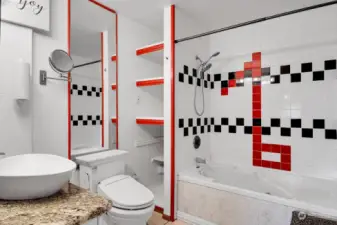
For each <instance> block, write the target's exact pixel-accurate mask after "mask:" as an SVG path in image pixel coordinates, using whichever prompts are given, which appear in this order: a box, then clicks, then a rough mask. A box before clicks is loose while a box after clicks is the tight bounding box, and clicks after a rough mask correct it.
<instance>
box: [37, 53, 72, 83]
mask: <svg viewBox="0 0 337 225" xmlns="http://www.w3.org/2000/svg"><path fill="white" fill-rule="evenodd" d="M49 65H50V67H51V68H52V69H53V70H54V71H55V72H56V73H58V74H60V77H61V78H56V77H48V76H47V71H44V70H41V71H40V84H41V85H47V80H48V79H50V80H63V81H70V82H71V77H70V78H68V76H67V75H64V74H67V73H69V72H71V71H72V70H73V69H74V67H75V65H74V62H73V59H72V58H71V56H70V55H68V53H67V52H66V51H63V50H61V49H56V50H54V51H53V52H52V53H51V54H50V56H49Z"/></svg>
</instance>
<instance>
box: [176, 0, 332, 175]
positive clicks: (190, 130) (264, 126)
mask: <svg viewBox="0 0 337 225" xmlns="http://www.w3.org/2000/svg"><path fill="white" fill-rule="evenodd" d="M336 9H337V7H336V6H330V7H326V8H321V9H316V10H313V11H309V12H305V13H300V14H296V15H292V16H287V17H283V18H281V19H275V20H271V21H267V22H264V23H259V24H256V25H251V26H248V27H244V28H239V29H236V30H232V31H228V32H224V33H220V34H216V35H213V36H211V37H210V49H209V50H210V51H209V55H211V54H212V53H214V52H216V51H220V52H221V55H220V56H219V57H218V58H216V59H215V60H214V61H213V67H212V71H211V72H212V73H211V74H210V75H209V76H207V77H206V82H205V83H204V85H205V87H206V92H208V97H207V98H206V102H207V103H206V107H207V109H206V110H207V112H209V113H208V114H206V115H205V116H203V117H200V118H199V117H196V116H195V114H194V113H193V112H192V113H189V112H190V111H188V112H186V113H184V114H182V113H181V114H179V112H177V117H178V118H177V119H178V124H177V126H178V127H179V128H177V129H178V132H177V136H179V137H177V143H179V141H180V142H181V143H188V142H190V141H191V140H190V139H191V138H193V137H194V136H195V135H201V138H202V140H203V139H207V138H210V145H209V147H208V149H209V157H210V160H211V161H213V162H216V163H230V164H235V165H239V166H241V167H246V168H248V169H253V168H254V169H258V168H263V169H265V168H270V169H273V170H283V171H292V172H294V173H299V174H302V175H308V176H319V177H335V175H334V171H335V170H336V169H337V168H336V167H337V166H336V160H337V152H336V147H337V131H336V129H337V121H336V119H337V118H336V117H337V116H336V115H337V114H336V113H337V112H336V109H337V107H336V103H335V99H336V97H337V92H336V87H337V86H336V85H337V83H336V82H337V70H336V59H337V30H336V29H334V27H335V26H336V24H337V15H336V14H335V13H334V12H336ZM183 44H185V43H182V44H179V45H183ZM179 45H178V47H177V48H179ZM177 54H178V53H177ZM192 57H193V56H192ZM186 66H188V67H189V68H188V69H187V68H186ZM176 70H177V72H176V73H177V79H178V80H179V81H178V84H177V89H178V91H179V90H180V88H181V89H184V90H185V92H188V90H189V89H192V86H193V85H194V82H199V81H198V79H197V78H195V77H193V65H187V64H185V68H184V65H181V66H180V67H177V68H176ZM179 83H180V84H179ZM182 86H184V88H183V87H182ZM206 96H207V94H206ZM187 98H188V99H187ZM192 101H193V97H192V95H191V96H186V98H183V99H180V98H178V100H177V102H180V103H177V104H181V105H184V104H189V102H192ZM177 110H179V109H177ZM208 132H209V133H208Z"/></svg>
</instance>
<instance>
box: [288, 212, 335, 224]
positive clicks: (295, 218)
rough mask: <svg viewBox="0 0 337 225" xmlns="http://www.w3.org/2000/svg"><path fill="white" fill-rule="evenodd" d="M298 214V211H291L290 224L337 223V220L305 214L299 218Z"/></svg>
mask: <svg viewBox="0 0 337 225" xmlns="http://www.w3.org/2000/svg"><path fill="white" fill-rule="evenodd" d="M299 214H300V212H298V211H294V212H293V214H292V218H291V224H290V225H337V221H334V220H331V219H326V218H320V217H317V216H312V215H306V214H305V216H304V217H303V216H302V219H300V218H301V215H299Z"/></svg>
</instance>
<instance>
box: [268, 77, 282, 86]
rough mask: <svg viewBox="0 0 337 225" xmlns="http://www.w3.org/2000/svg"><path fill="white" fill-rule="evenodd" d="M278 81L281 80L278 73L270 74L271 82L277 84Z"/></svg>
mask: <svg viewBox="0 0 337 225" xmlns="http://www.w3.org/2000/svg"><path fill="white" fill-rule="evenodd" d="M280 82H281V76H280V75H273V76H270V83H271V84H279V83H280Z"/></svg>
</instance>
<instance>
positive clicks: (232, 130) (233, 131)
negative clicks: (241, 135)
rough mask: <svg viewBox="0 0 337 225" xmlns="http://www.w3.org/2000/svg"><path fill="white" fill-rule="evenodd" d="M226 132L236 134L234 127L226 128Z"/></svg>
mask: <svg viewBox="0 0 337 225" xmlns="http://www.w3.org/2000/svg"><path fill="white" fill-rule="evenodd" d="M228 132H229V133H232V134H235V133H236V126H228Z"/></svg>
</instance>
